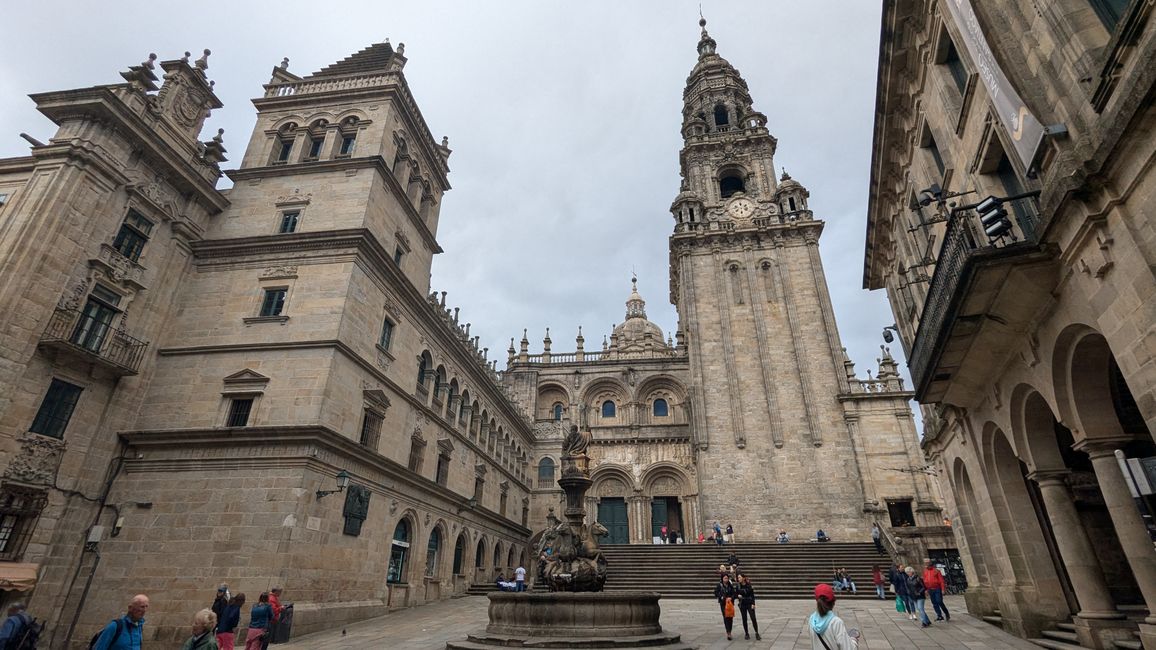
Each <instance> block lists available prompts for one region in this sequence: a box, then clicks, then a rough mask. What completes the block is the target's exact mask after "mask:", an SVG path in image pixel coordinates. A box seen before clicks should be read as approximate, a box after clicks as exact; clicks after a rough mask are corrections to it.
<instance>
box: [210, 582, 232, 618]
mask: <svg viewBox="0 0 1156 650" xmlns="http://www.w3.org/2000/svg"><path fill="white" fill-rule="evenodd" d="M228 607H229V585H227V584H223V583H222V584H221V586H220V587H217V597H216V598H214V599H213V604H212V606H211V607H210V608H209V609H211V610H213V613H214V614H216V615H217V623H218V624H220V622H221V621H222V620H223V619H224V618H225V609H226V608H228Z"/></svg>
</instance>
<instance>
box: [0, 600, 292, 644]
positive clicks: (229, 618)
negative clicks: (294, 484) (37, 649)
mask: <svg viewBox="0 0 1156 650" xmlns="http://www.w3.org/2000/svg"><path fill="white" fill-rule="evenodd" d="M244 606H245V594H243V593H236V594H230V593H229V587H228V585H221V586H220V587H218V588H217V595H216V597H215V598H214V599H213V603H212V605H210V606H209V607H206V608H205V609H202V610H200V611H198V612H197V613H196V614H194V615H193V628H192V635H191V636H189V638H188V639H187V640H186V641H185V643H184V645H182V646H181V650H234V648H235V647H236V642H237V638H236V637H237V628H238V627H239V626H240V624H241V615H242V613H243V608H244ZM148 609H149V598H148V596H146V595H144V594H138V595H136V596H134V597H133V599H132V600H131V601H129V604H128V609H127V611H126V612H125V614H124V616H120V617H118V618H115V619H113V620H111V621H109V622H108V624H107V625H105V626H104V628H103V629H102V630H101V631H100V632H98V633H97V634H96V636H94V637H93V638H92V641H91V642H90V643H89V646H88V647H89V648H90V649H91V650H141V648H142V647H143V643H142V642H143V639H144V624H145V614H146V613H148ZM284 611H285V607H284V606H283V605H282V604H281V587H273V588H272V589H270V590H269V591H266V592H262V593H261V595H260V596H258V598H257V602H256V603H255V604H254V605H253V606H252V608H251V609H250V610H249V625H248V628H247V631H246V633H245V638H244V640H243V641H242V644H243V645H242V647H243V648H244V650H267V649H268V647H269V641H271V640H272V634H273V633H274V631H275V630H276V627H277V625H278V624H279V623H280V622H281V621H282V620H284V619H283V618H282V616H283V614H284ZM0 647H4V646H2V645H0Z"/></svg>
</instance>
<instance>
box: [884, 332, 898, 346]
mask: <svg viewBox="0 0 1156 650" xmlns="http://www.w3.org/2000/svg"><path fill="white" fill-rule="evenodd" d="M883 340H884V341H886V342H887V343H891V342H892V341H894V340H895V335H894V334H892V333H891V331H890V330H883Z"/></svg>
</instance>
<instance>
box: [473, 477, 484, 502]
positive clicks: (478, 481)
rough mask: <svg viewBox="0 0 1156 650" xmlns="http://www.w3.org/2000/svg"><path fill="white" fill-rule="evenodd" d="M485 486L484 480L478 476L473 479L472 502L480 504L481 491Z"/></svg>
mask: <svg viewBox="0 0 1156 650" xmlns="http://www.w3.org/2000/svg"><path fill="white" fill-rule="evenodd" d="M485 485H486V480H485V479H484V478H482V477H480V476H479V477H478V478H475V479H474V501H477V502H478V503H481V502H482V489H483V488H484V487H485Z"/></svg>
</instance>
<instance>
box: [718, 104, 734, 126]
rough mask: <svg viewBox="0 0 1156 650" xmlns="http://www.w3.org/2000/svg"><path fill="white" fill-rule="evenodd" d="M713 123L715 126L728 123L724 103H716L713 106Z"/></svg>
mask: <svg viewBox="0 0 1156 650" xmlns="http://www.w3.org/2000/svg"><path fill="white" fill-rule="evenodd" d="M714 123H715V126H726V125H728V124H730V119H729V118H728V117H727V107H726V105H725V104H718V105H717V106H715V107H714Z"/></svg>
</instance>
